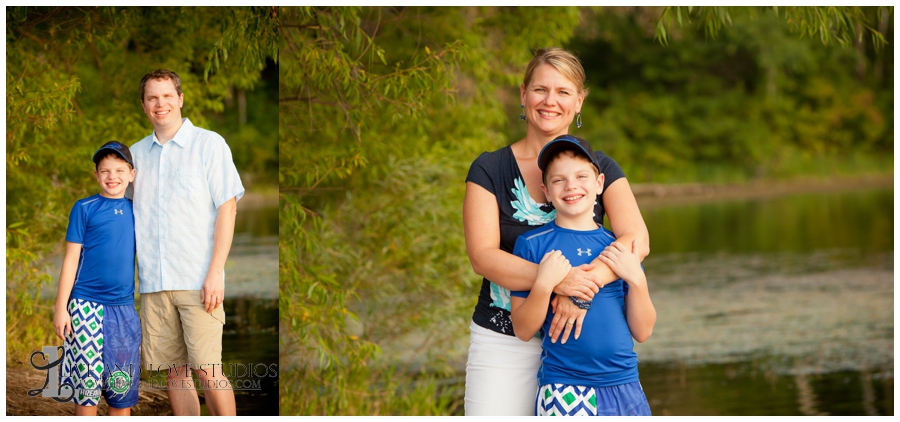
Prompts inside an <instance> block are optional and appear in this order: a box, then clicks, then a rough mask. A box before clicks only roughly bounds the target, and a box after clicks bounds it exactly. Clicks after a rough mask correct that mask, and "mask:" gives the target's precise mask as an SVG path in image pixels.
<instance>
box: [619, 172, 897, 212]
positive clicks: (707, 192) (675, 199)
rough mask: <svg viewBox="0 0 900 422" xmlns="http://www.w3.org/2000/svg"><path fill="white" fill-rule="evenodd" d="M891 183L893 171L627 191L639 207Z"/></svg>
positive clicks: (648, 186) (650, 186)
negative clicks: (632, 193)
mask: <svg viewBox="0 0 900 422" xmlns="http://www.w3.org/2000/svg"><path fill="white" fill-rule="evenodd" d="M893 186H894V174H893V172H892V173H890V174H875V175H862V176H835V177H829V178H811V177H802V178H795V179H789V180H783V181H771V180H766V181H759V182H744V183H725V184H708V183H676V184H663V183H636V184H633V185H631V191H632V192H634V197H635V199H637V202H638V205H639V206H640V207H642V208H653V207H657V206H662V205H673V204H688V203H691V204H693V203H701V202H711V201H721V200H741V199H761V198H771V197H776V196H783V195H791V194H799V193H817V192H826V191H831V192H843V191H848V190H856V189H876V188H887V187H893Z"/></svg>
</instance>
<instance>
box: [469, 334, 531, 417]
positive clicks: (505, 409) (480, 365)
mask: <svg viewBox="0 0 900 422" xmlns="http://www.w3.org/2000/svg"><path fill="white" fill-rule="evenodd" d="M469 330H470V331H471V335H470V343H469V360H468V362H466V416H489V415H502V416H507V415H508V416H533V415H534V398H535V396H536V394H537V389H538V385H537V373H538V369H540V366H541V341H540V340H539V339H536V338H532V339H531V340H529V341H528V342H524V341H522V340H519V339H518V338H517V337H515V336H507V335H503V334H500V333H495V332H493V331H491V330H488V329H486V328H482V327H479V326H478V325H475V323H474V322H473V323H472V324H471V325H470V326H469Z"/></svg>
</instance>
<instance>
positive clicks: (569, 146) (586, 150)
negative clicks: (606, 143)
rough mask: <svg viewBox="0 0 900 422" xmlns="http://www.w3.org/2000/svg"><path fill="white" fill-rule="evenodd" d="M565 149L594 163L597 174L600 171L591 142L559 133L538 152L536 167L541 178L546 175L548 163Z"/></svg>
mask: <svg viewBox="0 0 900 422" xmlns="http://www.w3.org/2000/svg"><path fill="white" fill-rule="evenodd" d="M565 151H574V152H575V155H576V156H581V157H582V158H584V159H586V160H588V161H590V163H591V164H593V165H594V169H595V170H596V171H597V175H599V174H600V173H602V172H601V171H600V163H598V162H597V157H596V156H594V149H593V148H591V144H590V143H588V141H585V140H584V139H581V138H579V137H577V136H572V135H560V136H557V137H556V138H553V140H552V141H550V142H548V143H547V145H544V148H542V149H541V153H540V154H538V168H540V169H541V179H544V176H546V175H547V168H548V167H550V163H552V162H553V160H555V159H556V157H559V155H560V154H562V153H563V152H565Z"/></svg>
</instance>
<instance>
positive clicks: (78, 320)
mask: <svg viewBox="0 0 900 422" xmlns="http://www.w3.org/2000/svg"><path fill="white" fill-rule="evenodd" d="M92 160H93V162H94V175H95V177H96V178H97V183H98V184H99V185H100V193H98V194H96V195H93V196H90V197H87V198H84V199H80V200H78V201H77V202H75V205H74V206H73V207H72V211H71V212H70V214H69V226H68V229H67V230H66V255H65V258H64V259H63V265H62V271H60V275H59V288H58V291H57V296H56V314H55V315H54V317H53V331H55V332H56V335H57V337H59V338H60V340H63V341H64V346H63V348H64V350H65V355H64V358H63V362H62V363H63V365H62V373H61V375H62V382H63V383H64V384H69V385H71V386H72V388H73V390H74V396H73V397H72V399H73V401H74V402H75V414H76V415H96V414H97V405H99V404H100V397H101V396H102V397H105V398H106V403H107V404H108V405H109V414H110V415H120V416H124V415H130V414H131V407H133V406H134V405H136V404H137V401H138V386H139V384H140V345H141V322H140V319H139V318H138V315H137V311H136V310H135V308H134V255H135V241H134V212H133V211H132V206H131V200H130V199H128V198H126V197H125V189H126V188H127V187H128V184H129V183H131V182H132V181H134V176H135V170H134V160H133V159H132V157H131V151H129V150H128V147H127V146H125V144H123V143H121V142H117V141H110V142H107V143H105V144H103V146H101V147H100V149H98V150H97V152H95V153H94V155H93V157H92Z"/></svg>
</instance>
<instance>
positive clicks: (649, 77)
mask: <svg viewBox="0 0 900 422" xmlns="http://www.w3.org/2000/svg"><path fill="white" fill-rule="evenodd" d="M663 12H664V9H663V8H602V9H575V8H519V7H502V8H482V7H463V8H434V7H399V8H389V7H377V8H353V7H340V8H332V7H298V8H285V9H283V10H282V21H281V34H282V42H283V44H282V46H281V57H282V60H281V66H280V72H281V73H280V97H279V98H280V104H281V108H280V119H281V120H280V122H279V128H280V132H279V137H280V139H281V149H280V167H279V183H280V193H281V194H280V202H279V206H280V211H279V222H280V255H281V265H280V276H279V278H280V284H281V292H280V306H279V309H280V313H281V318H280V319H281V327H280V333H281V337H282V344H281V348H282V349H281V351H282V353H281V356H282V368H283V370H284V376H283V378H282V384H281V385H282V389H281V412H282V414H307V415H309V414H329V415H331V414H343V415H353V414H360V415H377V414H417V415H424V414H444V413H452V412H460V411H461V403H460V402H459V398H460V396H461V393H460V392H459V391H448V390H447V389H445V388H441V387H438V386H439V385H444V384H442V382H443V381H446V380H443V381H441V379H443V378H447V377H450V376H451V375H454V374H456V373H457V372H456V371H458V368H457V367H453V366H452V365H450V361H449V360H452V359H456V362H454V363H458V362H459V357H458V356H451V355H450V353H451V352H453V351H454V349H455V348H456V347H458V345H457V344H454V347H450V346H449V344H450V343H451V342H458V341H459V340H460V339H461V338H465V333H466V331H465V326H466V325H467V324H468V315H470V313H471V310H472V307H473V306H474V302H475V299H476V292H477V289H478V283H479V280H480V278H479V277H477V276H475V275H474V274H473V273H472V272H471V270H469V268H470V266H469V263H468V260H467V258H466V254H465V243H464V238H463V230H462V221H461V207H462V198H463V193H464V179H465V174H466V171H467V168H468V166H469V164H470V163H471V162H472V160H473V159H474V158H475V157H476V156H477V155H478V154H479V153H480V152H482V151H486V150H493V149H496V148H498V147H501V146H503V145H506V144H508V143H510V142H512V141H515V140H518V139H519V138H520V137H521V136H522V135H524V126H523V125H522V124H521V123H520V122H519V121H518V119H517V117H518V111H519V110H518V109H519V107H518V105H519V98H518V85H519V84H520V83H521V79H522V75H523V73H524V67H525V65H526V64H527V62H528V60H529V59H530V57H531V54H532V52H533V50H535V49H537V48H540V47H545V46H554V45H558V46H559V45H561V46H563V47H567V48H570V49H572V50H573V51H575V52H576V53H578V55H579V56H580V57H581V58H582V59H583V61H584V62H585V68H586V70H587V71H588V84H589V87H590V88H591V94H590V95H589V96H588V100H587V103H586V106H585V125H586V126H585V127H583V128H582V129H576V128H574V127H573V128H572V130H573V133H576V134H578V135H580V136H585V137H587V139H589V140H591V141H592V142H595V143H596V145H597V147H598V149H602V150H605V151H606V152H608V153H610V155H612V156H613V157H614V158H616V159H617V160H618V161H619V162H620V163H621V164H622V166H623V167H624V168H625V170H626V173H627V174H628V175H629V178H630V179H632V180H633V181H636V182H642V181H698V180H706V181H719V182H721V181H730V180H737V179H739V180H746V179H748V178H752V177H780V176H786V175H791V174H796V173H797V172H803V171H806V172H809V171H810V166H811V165H813V163H816V162H817V161H816V160H817V159H821V158H822V157H836V156H842V154H847V153H848V151H850V150H853V151H856V152H852V151H851V154H855V155H853V156H854V157H856V156H868V157H871V156H873V155H877V154H883V153H884V152H885V151H892V148H893V146H892V144H893V141H892V139H893V138H892V131H893V123H892V121H891V119H890V118H889V116H890V113H888V112H886V110H891V107H892V102H893V98H892V91H893V89H892V87H893V78H892V72H893V70H892V67H891V64H890V63H892V56H891V55H890V53H889V52H885V51H884V50H882V51H881V52H880V53H876V51H875V50H874V49H873V48H872V46H871V45H863V44H854V48H843V47H840V46H835V45H828V46H825V45H823V44H822V43H821V42H820V41H819V40H818V39H814V40H810V39H808V37H806V38H804V37H801V36H800V35H799V34H796V33H791V32H790V31H791V26H790V25H785V22H784V18H783V16H784V14H781V15H776V14H774V13H769V14H764V13H757V15H755V16H750V15H749V14H746V15H744V14H739V13H737V12H729V13H732V15H729V16H731V24H730V25H732V26H729V29H728V30H727V31H721V32H720V33H718V34H717V35H716V37H708V36H707V35H706V34H705V32H704V29H703V28H690V27H684V28H679V29H670V30H669V32H668V34H669V37H670V39H672V40H677V41H678V42H677V44H676V43H674V42H673V44H672V46H670V47H664V46H661V45H660V44H659V43H658V42H657V41H656V40H655V39H654V36H655V31H656V26H657V23H658V21H659V19H660V16H661V15H662V14H663ZM788 12H790V13H798V12H794V11H791V10H789V11H786V12H785V11H784V10H783V9H782V13H788ZM864 12H865V13H870V14H871V13H874V12H877V11H875V10H874V9H864ZM791 16H798V15H796V14H794V15H791ZM877 28H878V31H879V32H880V33H881V34H884V36H885V37H886V38H887V39H890V38H891V36H892V31H893V29H892V25H887V26H883V25H882V23H879V24H878V26H877ZM860 62H862V63H863V65H862V68H863V70H864V71H863V72H862V74H860V73H858V72H857V70H858V69H859V66H858V64H859V63H860ZM878 72H881V76H880V79H879V77H878V76H877V75H878ZM860 75H861V76H860ZM888 88H889V89H888ZM848 148H849V149H848ZM852 161H853V160H848V162H852ZM847 166H849V164H848V165H847ZM439 381H440V382H439ZM310 391H314V393H313V394H310Z"/></svg>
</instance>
